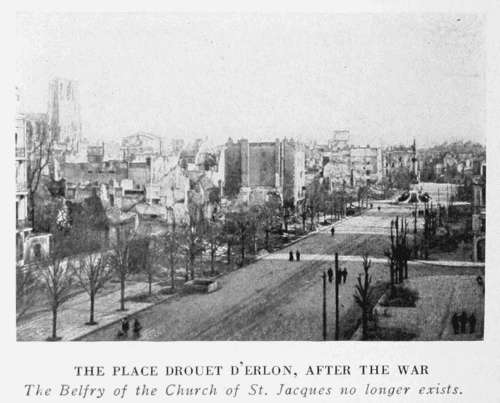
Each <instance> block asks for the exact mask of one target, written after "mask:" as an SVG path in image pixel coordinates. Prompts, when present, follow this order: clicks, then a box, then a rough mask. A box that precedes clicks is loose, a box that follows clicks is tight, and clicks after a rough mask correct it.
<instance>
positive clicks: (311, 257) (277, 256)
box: [262, 253, 484, 268]
mask: <svg viewBox="0 0 500 403" xmlns="http://www.w3.org/2000/svg"><path fill="white" fill-rule="evenodd" d="M288 257H289V256H288V254H287V253H273V254H269V255H265V256H263V257H262V259H265V260H288ZM300 259H301V260H307V261H325V262H333V261H335V256H334V255H333V254H332V255H324V254H306V253H304V254H302V255H301V256H300ZM369 259H370V260H371V261H372V262H373V263H387V258H380V257H371V256H370V257H369ZM339 261H340V262H362V261H363V256H361V255H339ZM422 264H426V265H431V266H446V267H477V268H482V267H484V262H469V261H457V260H408V265H410V266H412V265H417V266H418V265H422Z"/></svg>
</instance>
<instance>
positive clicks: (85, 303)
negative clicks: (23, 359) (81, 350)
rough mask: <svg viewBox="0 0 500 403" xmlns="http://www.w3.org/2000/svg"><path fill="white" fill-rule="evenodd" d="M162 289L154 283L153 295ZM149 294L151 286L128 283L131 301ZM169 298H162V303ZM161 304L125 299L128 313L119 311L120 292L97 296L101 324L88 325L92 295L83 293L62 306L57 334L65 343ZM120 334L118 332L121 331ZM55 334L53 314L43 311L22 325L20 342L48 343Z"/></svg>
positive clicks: (127, 296)
mask: <svg viewBox="0 0 500 403" xmlns="http://www.w3.org/2000/svg"><path fill="white" fill-rule="evenodd" d="M159 289H160V287H158V286H157V285H155V284H153V293H154V292H155V291H158V290H159ZM147 291H148V284H147V283H144V282H139V283H135V282H134V283H127V286H126V288H125V298H130V297H133V296H137V295H140V294H143V293H145V292H147ZM167 298H168V296H164V297H162V300H165V299H167ZM155 303H158V301H157V302H132V301H127V300H125V308H126V309H127V310H126V311H118V308H119V307H120V290H117V291H113V292H110V293H107V294H105V295H102V296H97V297H96V301H95V312H94V320H95V321H96V322H98V324H97V325H94V326H88V325H85V322H87V321H88V320H89V306H90V301H89V296H88V294H87V293H81V294H78V295H77V296H75V297H74V298H72V299H70V300H69V301H68V302H66V303H65V304H63V305H62V307H61V308H60V310H59V312H58V320H57V335H58V336H59V337H62V340H64V341H69V340H74V339H77V338H79V337H82V336H84V335H86V334H88V333H91V332H93V331H94V330H96V329H98V328H101V327H103V326H107V325H109V324H111V323H113V322H116V321H118V320H120V319H121V318H122V317H123V316H125V315H133V314H134V313H137V312H139V311H141V310H143V309H146V308H148V307H150V306H152V305H154V304H155ZM117 331H118V329H117ZM51 333H52V313H51V312H47V311H44V312H41V313H39V314H37V315H36V316H35V317H34V318H31V319H29V320H27V321H25V322H21V323H20V324H19V325H18V326H17V340H18V341H44V340H45V339H46V338H47V337H49V336H51Z"/></svg>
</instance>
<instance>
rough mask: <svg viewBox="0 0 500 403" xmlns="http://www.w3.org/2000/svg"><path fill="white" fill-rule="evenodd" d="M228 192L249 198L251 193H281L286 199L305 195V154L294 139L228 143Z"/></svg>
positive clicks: (226, 162) (225, 168)
mask: <svg viewBox="0 0 500 403" xmlns="http://www.w3.org/2000/svg"><path fill="white" fill-rule="evenodd" d="M224 161H225V166H224V172H225V180H224V195H225V196H226V197H237V196H238V195H239V196H242V198H243V199H244V200H246V199H248V197H249V194H250V192H254V191H258V192H261V193H262V192H264V193H265V192H278V193H279V194H280V196H281V198H282V201H283V202H287V203H292V204H295V203H297V201H298V200H299V199H300V198H302V197H303V188H304V186H305V154H304V150H303V149H302V147H301V146H300V145H299V144H298V143H296V142H294V141H293V140H287V139H284V140H281V141H280V140H279V139H276V140H275V141H273V142H249V141H248V140H246V139H241V140H239V141H238V142H237V143H234V142H233V141H232V140H231V139H229V141H228V142H227V143H226V147H225V156H224Z"/></svg>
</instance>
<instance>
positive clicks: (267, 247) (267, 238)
mask: <svg viewBox="0 0 500 403" xmlns="http://www.w3.org/2000/svg"><path fill="white" fill-rule="evenodd" d="M266 250H269V229H267V228H266Z"/></svg>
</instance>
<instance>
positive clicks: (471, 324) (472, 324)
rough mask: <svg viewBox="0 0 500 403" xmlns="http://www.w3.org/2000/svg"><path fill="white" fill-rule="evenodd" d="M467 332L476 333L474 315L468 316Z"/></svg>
mask: <svg viewBox="0 0 500 403" xmlns="http://www.w3.org/2000/svg"><path fill="white" fill-rule="evenodd" d="M469 332H470V333H471V334H472V333H475V332H476V315H474V314H473V313H472V314H471V315H470V316H469Z"/></svg>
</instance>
